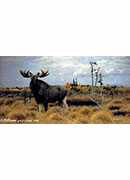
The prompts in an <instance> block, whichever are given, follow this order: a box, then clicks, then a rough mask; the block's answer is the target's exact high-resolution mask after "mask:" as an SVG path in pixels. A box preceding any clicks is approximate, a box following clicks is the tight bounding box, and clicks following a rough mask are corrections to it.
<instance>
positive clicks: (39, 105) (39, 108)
mask: <svg viewBox="0 0 130 180" xmlns="http://www.w3.org/2000/svg"><path fill="white" fill-rule="evenodd" d="M38 111H39V112H43V104H38Z"/></svg>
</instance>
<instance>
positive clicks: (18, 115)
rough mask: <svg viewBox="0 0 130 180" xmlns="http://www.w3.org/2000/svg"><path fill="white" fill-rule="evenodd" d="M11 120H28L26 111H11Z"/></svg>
mask: <svg viewBox="0 0 130 180" xmlns="http://www.w3.org/2000/svg"><path fill="white" fill-rule="evenodd" d="M8 118H9V119H14V120H25V119H26V113H25V112H24V111H15V110H13V111H11V112H10V113H9V114H8Z"/></svg>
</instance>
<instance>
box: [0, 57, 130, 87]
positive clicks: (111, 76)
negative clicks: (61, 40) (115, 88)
mask: <svg viewBox="0 0 130 180" xmlns="http://www.w3.org/2000/svg"><path fill="white" fill-rule="evenodd" d="M90 61H93V62H94V61H96V62H97V64H98V66H99V67H101V71H102V74H103V76H104V84H111V85H127V86H130V57H128V56H125V57H120V56H114V57H109V56H107V57H106V56H97V57H96V56H93V57H92V56H91V57H90V56H89V57H88V56H79V57H78V56H62V57H56V56H43V57H41V56H40V57H38V56H36V57H31V56H28V57H23V56H19V57H12V56H11V57H3V56H1V57H0V86H5V87H8V86H11V87H13V86H28V85H29V79H24V78H23V77H22V76H21V75H20V74H19V70H20V69H22V70H25V69H29V70H30V71H32V72H33V73H34V74H35V73H37V72H38V71H39V70H40V69H41V68H43V69H48V70H49V73H50V75H49V76H48V77H46V78H45V79H44V80H45V81H46V82H48V83H50V84H64V83H66V82H72V79H73V74H77V77H78V81H79V82H80V83H81V84H90V83H91V77H90V73H91V69H90V64H89V63H90Z"/></svg>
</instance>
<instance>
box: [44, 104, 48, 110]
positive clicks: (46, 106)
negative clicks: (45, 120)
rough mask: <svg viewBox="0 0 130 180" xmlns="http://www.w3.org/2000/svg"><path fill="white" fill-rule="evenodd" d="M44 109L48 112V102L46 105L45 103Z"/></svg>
mask: <svg viewBox="0 0 130 180" xmlns="http://www.w3.org/2000/svg"><path fill="white" fill-rule="evenodd" d="M44 109H45V111H47V110H48V103H47V102H46V103H44Z"/></svg>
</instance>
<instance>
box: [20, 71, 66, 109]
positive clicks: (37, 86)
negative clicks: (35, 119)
mask: <svg viewBox="0 0 130 180" xmlns="http://www.w3.org/2000/svg"><path fill="white" fill-rule="evenodd" d="M20 74H21V75H22V76H23V77H24V78H31V82H30V89H31V91H32V94H33V96H34V98H35V100H36V102H37V104H38V110H39V112H42V110H43V107H44V109H45V111H47V110H48V103H53V102H56V101H58V103H59V105H61V104H62V105H63V106H64V107H66V108H67V107H68V105H67V102H66V98H67V90H66V89H65V88H63V87H61V86H52V85H49V84H47V83H46V82H45V81H42V80H39V79H38V78H44V77H46V76H48V75H49V73H48V70H46V71H44V70H41V72H38V73H37V74H35V75H34V74H33V73H32V72H31V71H26V70H25V71H22V70H20Z"/></svg>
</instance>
